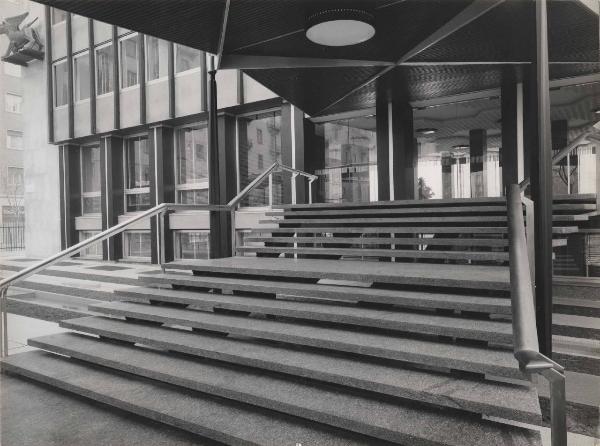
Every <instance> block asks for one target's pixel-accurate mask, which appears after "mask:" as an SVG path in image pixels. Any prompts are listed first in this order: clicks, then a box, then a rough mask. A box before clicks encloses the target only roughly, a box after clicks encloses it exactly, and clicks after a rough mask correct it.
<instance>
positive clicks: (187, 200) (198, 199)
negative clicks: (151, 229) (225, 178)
mask: <svg viewBox="0 0 600 446" xmlns="http://www.w3.org/2000/svg"><path fill="white" fill-rule="evenodd" d="M177 202H178V203H182V204H208V189H190V190H178V191H177Z"/></svg>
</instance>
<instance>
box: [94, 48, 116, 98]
mask: <svg viewBox="0 0 600 446" xmlns="http://www.w3.org/2000/svg"><path fill="white" fill-rule="evenodd" d="M96 90H97V91H96V93H97V94H98V95H102V94H106V93H110V92H112V91H113V46H112V44H111V45H107V46H104V47H102V48H98V49H97V50H96Z"/></svg>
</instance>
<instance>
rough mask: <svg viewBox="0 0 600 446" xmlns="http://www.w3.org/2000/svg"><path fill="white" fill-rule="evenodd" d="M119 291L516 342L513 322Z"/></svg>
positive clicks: (207, 306) (210, 306)
mask: <svg viewBox="0 0 600 446" xmlns="http://www.w3.org/2000/svg"><path fill="white" fill-rule="evenodd" d="M118 293H119V294H120V295H121V296H123V297H127V298H134V299H136V300H139V299H143V298H146V299H148V300H150V301H153V302H169V303H178V304H184V305H191V306H193V308H194V309H202V310H207V311H212V310H214V309H226V310H233V311H243V312H249V313H258V314H264V315H275V316H283V317H289V318H295V319H306V320H308V321H310V320H314V321H326V322H332V323H336V324H348V325H356V326H361V327H373V328H380V329H386V330H394V331H401V332H408V333H424V334H435V335H442V336H452V337H456V338H463V339H477V340H482V341H489V342H497V343H503V344H504V343H505V344H512V340H513V338H512V324H511V323H510V322H503V321H491V320H485V319H471V318H461V317H449V316H439V315H436V314H432V313H429V314H428V313H417V312H406V311H400V310H392V309H385V310H378V309H370V308H361V307H356V306H348V305H331V304H326V303H312V302H297V301H293V300H283V299H265V298H256V297H247V296H233V295H224V294H215V293H203V292H194V291H183V290H169V289H158V288H145V287H136V288H129V289H124V290H120V291H119V292H118Z"/></svg>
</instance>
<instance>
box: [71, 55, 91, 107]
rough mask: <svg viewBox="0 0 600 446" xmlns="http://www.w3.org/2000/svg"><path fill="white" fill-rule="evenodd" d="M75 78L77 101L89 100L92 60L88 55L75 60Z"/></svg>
mask: <svg viewBox="0 0 600 446" xmlns="http://www.w3.org/2000/svg"><path fill="white" fill-rule="evenodd" d="M73 77H74V78H73V81H74V89H75V100H76V101H81V100H84V99H88V98H89V97H90V59H89V56H88V54H87V53H86V54H82V55H81V56H79V57H77V58H75V59H74V60H73Z"/></svg>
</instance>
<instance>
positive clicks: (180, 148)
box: [176, 123, 208, 204]
mask: <svg viewBox="0 0 600 446" xmlns="http://www.w3.org/2000/svg"><path fill="white" fill-rule="evenodd" d="M176 157H177V160H176V162H177V168H176V173H177V181H176V189H177V202H178V203H185V204H206V203H208V132H207V127H206V124H204V123H203V124H201V125H200V126H197V127H187V128H181V129H178V130H177V148H176Z"/></svg>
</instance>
